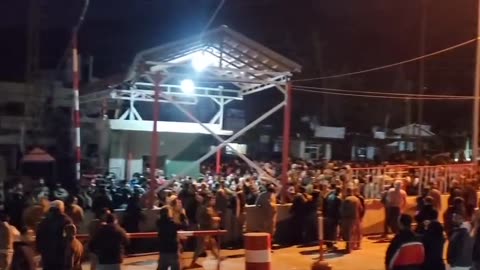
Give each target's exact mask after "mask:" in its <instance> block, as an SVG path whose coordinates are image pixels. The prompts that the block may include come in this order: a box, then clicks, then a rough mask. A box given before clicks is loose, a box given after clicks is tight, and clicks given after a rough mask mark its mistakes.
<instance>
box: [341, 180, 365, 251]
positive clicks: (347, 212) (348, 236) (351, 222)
mask: <svg viewBox="0 0 480 270" xmlns="http://www.w3.org/2000/svg"><path fill="white" fill-rule="evenodd" d="M345 191H346V192H345V196H346V197H345V199H344V200H343V202H342V204H341V206H340V220H341V222H340V224H341V225H340V227H341V229H340V231H341V232H342V238H343V240H345V241H346V243H347V244H346V250H347V253H350V252H351V251H352V248H353V249H358V246H359V242H360V239H357V238H356V237H353V232H354V231H358V229H357V228H358V226H359V224H360V215H361V212H362V211H363V209H362V204H361V202H360V200H359V199H358V198H357V197H356V196H355V195H354V194H353V189H352V188H347V189H346V190H345ZM355 236H357V235H355Z"/></svg>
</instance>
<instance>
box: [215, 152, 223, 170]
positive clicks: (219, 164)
mask: <svg viewBox="0 0 480 270" xmlns="http://www.w3.org/2000/svg"><path fill="white" fill-rule="evenodd" d="M215 172H216V174H217V175H218V174H220V173H221V172H222V148H220V149H218V150H217V163H216V167H215Z"/></svg>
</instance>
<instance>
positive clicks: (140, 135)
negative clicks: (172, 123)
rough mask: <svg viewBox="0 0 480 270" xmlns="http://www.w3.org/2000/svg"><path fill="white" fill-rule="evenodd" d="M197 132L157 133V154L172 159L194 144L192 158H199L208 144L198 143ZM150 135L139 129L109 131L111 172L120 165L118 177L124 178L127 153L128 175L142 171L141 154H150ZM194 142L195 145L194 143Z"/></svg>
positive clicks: (206, 150) (206, 149)
mask: <svg viewBox="0 0 480 270" xmlns="http://www.w3.org/2000/svg"><path fill="white" fill-rule="evenodd" d="M199 136H201V135H198V134H185V133H159V140H160V144H159V153H158V156H166V157H167V160H174V159H176V158H178V157H180V156H181V155H183V153H182V152H183V151H186V149H187V148H188V147H190V146H191V145H192V144H194V146H195V149H196V150H198V151H195V152H197V153H194V154H193V157H192V158H194V159H196V158H199V157H200V154H201V153H202V154H203V153H206V152H208V151H209V147H210V145H206V144H205V145H204V144H202V143H199V142H198V141H197V140H198V138H199ZM151 141H152V135H151V133H150V132H141V131H115V130H113V131H110V162H109V168H110V170H111V171H112V172H115V173H117V172H116V171H115V170H118V169H117V168H118V167H120V166H121V167H122V168H123V169H122V170H121V173H120V174H117V175H118V177H119V178H121V179H124V177H125V176H126V175H125V173H126V170H127V167H126V166H127V164H128V161H127V160H128V154H129V153H130V154H131V158H132V159H131V160H130V175H129V176H128V178H130V177H131V176H132V174H133V173H135V172H142V169H143V156H150V153H151ZM195 144H196V145H195Z"/></svg>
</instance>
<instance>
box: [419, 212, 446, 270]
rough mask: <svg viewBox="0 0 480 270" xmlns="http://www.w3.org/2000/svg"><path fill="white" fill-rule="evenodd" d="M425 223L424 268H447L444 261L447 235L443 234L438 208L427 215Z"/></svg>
mask: <svg viewBox="0 0 480 270" xmlns="http://www.w3.org/2000/svg"><path fill="white" fill-rule="evenodd" d="M419 225H420V224H419ZM423 225H424V226H425V230H424V232H423V237H422V243H423V247H424V248H425V262H424V265H423V269H435V270H445V263H444V262H443V247H444V245H445V237H444V236H443V226H442V224H441V223H440V222H439V221H438V212H437V210H434V209H433V211H431V212H430V214H429V215H427V216H426V220H425V221H424V222H423Z"/></svg>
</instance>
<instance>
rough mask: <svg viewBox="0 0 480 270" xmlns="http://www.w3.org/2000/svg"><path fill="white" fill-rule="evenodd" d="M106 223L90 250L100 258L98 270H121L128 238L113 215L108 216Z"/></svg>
mask: <svg viewBox="0 0 480 270" xmlns="http://www.w3.org/2000/svg"><path fill="white" fill-rule="evenodd" d="M105 222H106V224H103V225H101V226H100V228H98V230H97V233H96V234H95V235H94V236H93V238H92V239H91V240H90V250H92V251H93V253H95V254H96V255H97V257H98V265H97V269H98V270H120V269H121V265H122V262H123V254H124V250H125V246H126V245H127V244H128V242H129V240H128V236H127V233H126V232H125V230H124V229H122V228H121V227H120V226H118V224H117V222H116V219H115V216H114V215H113V214H111V213H109V214H107V215H106V217H105Z"/></svg>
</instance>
